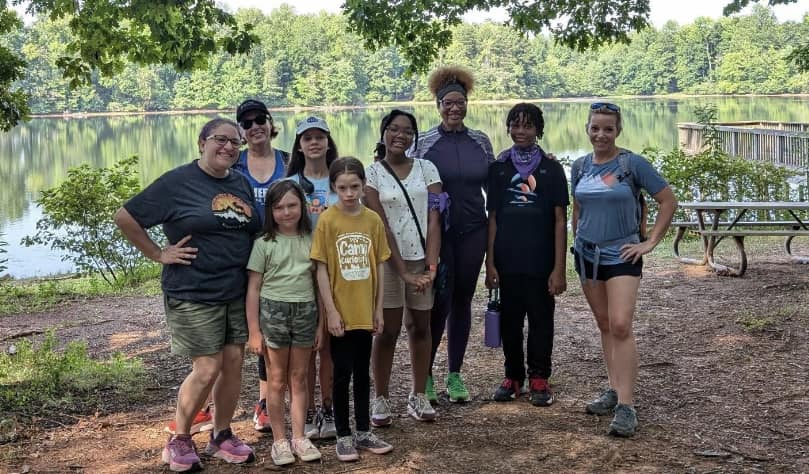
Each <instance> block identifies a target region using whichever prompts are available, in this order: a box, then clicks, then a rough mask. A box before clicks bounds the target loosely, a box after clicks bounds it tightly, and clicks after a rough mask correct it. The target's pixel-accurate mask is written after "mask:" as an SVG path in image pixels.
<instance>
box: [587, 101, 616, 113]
mask: <svg viewBox="0 0 809 474" xmlns="http://www.w3.org/2000/svg"><path fill="white" fill-rule="evenodd" d="M600 109H607V110H611V111H613V112H615V113H616V114H620V113H621V108H620V107H618V106H617V105H615V104H611V103H609V102H593V103H592V104H590V110H600Z"/></svg>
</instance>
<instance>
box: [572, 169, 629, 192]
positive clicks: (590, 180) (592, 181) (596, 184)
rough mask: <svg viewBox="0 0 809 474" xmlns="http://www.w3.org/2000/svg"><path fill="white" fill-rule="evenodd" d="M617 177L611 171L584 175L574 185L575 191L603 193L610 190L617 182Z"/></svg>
mask: <svg viewBox="0 0 809 474" xmlns="http://www.w3.org/2000/svg"><path fill="white" fill-rule="evenodd" d="M618 181H619V180H618V178H616V177H615V174H613V173H612V172H609V173H605V174H604V175H597V174H593V175H589V176H585V177H583V178H582V179H581V181H579V183H578V184H577V185H576V193H583V194H591V193H592V194H595V193H603V192H607V191H610V190H612V188H614V187H615V185H616V184H617V183H618Z"/></svg>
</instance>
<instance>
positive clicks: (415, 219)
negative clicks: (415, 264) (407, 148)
mask: <svg viewBox="0 0 809 474" xmlns="http://www.w3.org/2000/svg"><path fill="white" fill-rule="evenodd" d="M379 163H380V164H381V165H382V166H383V167H384V168H385V169H386V170H388V173H390V175H391V176H393V179H395V180H396V184H398V185H399V188H400V189H401V190H402V194H404V198H405V201H407V207H409V208H410V214H411V215H412V216H413V222H414V223H415V224H416V230H417V231H418V233H419V241H420V242H421V249H422V250H423V251H424V252H425V253H426V252H427V242H426V240H424V233H423V232H422V231H421V225H420V224H419V218H418V216H417V215H416V209H415V208H414V207H413V202H412V201H411V200H410V195H409V194H407V190H406V189H405V187H404V185H403V184H402V181H401V180H400V179H399V177H398V176H396V173H395V172H394V171H393V168H391V167H390V165H389V164H388V162H387V161H385V160H380V161H379Z"/></svg>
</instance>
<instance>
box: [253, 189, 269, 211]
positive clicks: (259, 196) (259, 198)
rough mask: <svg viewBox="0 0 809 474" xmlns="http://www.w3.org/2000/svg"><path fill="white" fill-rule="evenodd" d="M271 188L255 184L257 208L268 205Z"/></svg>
mask: <svg viewBox="0 0 809 474" xmlns="http://www.w3.org/2000/svg"><path fill="white" fill-rule="evenodd" d="M268 189H269V188H268V187H266V186H263V187H262V186H253V195H254V196H255V197H256V199H255V202H256V209H264V206H265V205H266V202H267V201H266V199H267V190H268Z"/></svg>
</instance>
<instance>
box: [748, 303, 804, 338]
mask: <svg viewBox="0 0 809 474" xmlns="http://www.w3.org/2000/svg"><path fill="white" fill-rule="evenodd" d="M789 320H794V321H809V309H807V307H806V306H805V305H802V304H799V303H794V304H787V305H784V306H778V307H775V308H771V309H767V310H763V311H758V312H756V313H752V312H750V311H747V312H744V313H742V314H741V315H740V316H739V317H737V318H736V323H737V324H740V325H741V326H742V327H743V328H744V329H745V330H746V331H750V332H760V331H765V330H768V329H773V328H774V327H776V326H778V325H779V324H781V323H783V322H785V321H789Z"/></svg>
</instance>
